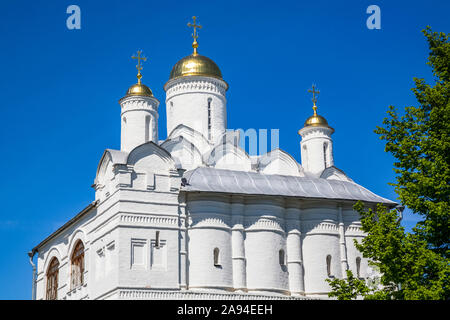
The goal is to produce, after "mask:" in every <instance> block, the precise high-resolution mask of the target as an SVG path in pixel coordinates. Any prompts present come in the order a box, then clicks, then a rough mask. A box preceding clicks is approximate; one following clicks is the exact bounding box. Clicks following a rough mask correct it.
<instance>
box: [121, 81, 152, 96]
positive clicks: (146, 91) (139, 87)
mask: <svg viewBox="0 0 450 320" xmlns="http://www.w3.org/2000/svg"><path fill="white" fill-rule="evenodd" d="M127 96H148V97H153V93H152V90H150V88H149V87H147V86H146V85H145V84H142V83H136V84H133V85H132V86H131V87H130V88H128V91H127Z"/></svg>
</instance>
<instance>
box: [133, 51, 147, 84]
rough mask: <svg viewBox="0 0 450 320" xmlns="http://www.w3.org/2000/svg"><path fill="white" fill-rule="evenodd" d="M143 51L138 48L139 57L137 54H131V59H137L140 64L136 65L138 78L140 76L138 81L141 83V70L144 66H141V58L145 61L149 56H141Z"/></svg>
mask: <svg viewBox="0 0 450 320" xmlns="http://www.w3.org/2000/svg"><path fill="white" fill-rule="evenodd" d="M141 53H142V51H140V50H138V51H137V57H136V56H131V59H137V61H138V64H137V65H136V69H137V70H138V74H137V78H138V83H139V84H141V78H142V75H141V70H142V66H141V60H143V61H147V58H145V57H141Z"/></svg>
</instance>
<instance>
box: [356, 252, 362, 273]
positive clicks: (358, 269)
mask: <svg viewBox="0 0 450 320" xmlns="http://www.w3.org/2000/svg"><path fill="white" fill-rule="evenodd" d="M360 270H361V258H360V257H357V258H356V276H357V277H358V278H360V276H361V274H360Z"/></svg>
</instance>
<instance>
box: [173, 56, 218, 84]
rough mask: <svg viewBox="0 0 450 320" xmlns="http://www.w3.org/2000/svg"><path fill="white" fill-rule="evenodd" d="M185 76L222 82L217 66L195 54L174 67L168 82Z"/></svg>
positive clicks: (208, 59) (206, 58)
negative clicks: (215, 79) (212, 78)
mask: <svg viewBox="0 0 450 320" xmlns="http://www.w3.org/2000/svg"><path fill="white" fill-rule="evenodd" d="M186 76H206V77H214V78H217V79H220V80H222V72H220V69H219V67H218V66H217V64H216V63H215V62H214V61H212V60H211V59H210V58H208V57H205V56H202V55H199V54H198V53H195V52H194V53H193V54H191V55H189V56H187V57H184V58H183V59H181V60H180V61H178V62H177V63H176V64H175V65H174V67H173V68H172V71H171V72H170V77H169V80H171V79H175V78H179V77H186Z"/></svg>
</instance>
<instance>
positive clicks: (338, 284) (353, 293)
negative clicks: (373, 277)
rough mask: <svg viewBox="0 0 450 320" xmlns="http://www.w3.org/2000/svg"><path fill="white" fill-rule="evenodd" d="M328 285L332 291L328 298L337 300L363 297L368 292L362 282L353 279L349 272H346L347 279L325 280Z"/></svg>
mask: <svg viewBox="0 0 450 320" xmlns="http://www.w3.org/2000/svg"><path fill="white" fill-rule="evenodd" d="M325 281H327V282H328V283H329V284H330V287H331V288H332V291H331V292H330V294H329V296H330V297H336V298H337V299H338V300H353V299H356V298H357V297H358V296H365V295H366V294H367V293H368V292H369V291H370V290H369V288H368V287H367V286H366V283H365V282H364V280H361V279H358V278H355V277H354V276H353V273H352V272H351V271H350V270H347V279H345V280H343V279H334V280H331V279H325Z"/></svg>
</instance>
